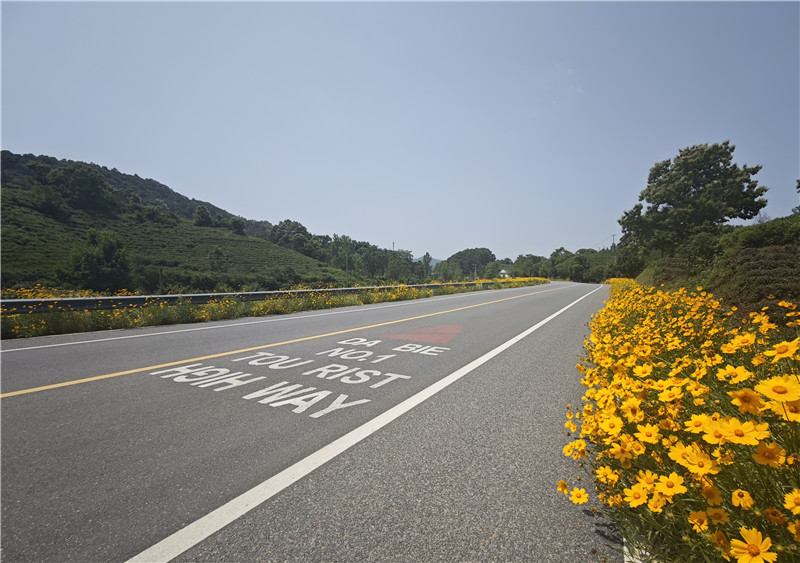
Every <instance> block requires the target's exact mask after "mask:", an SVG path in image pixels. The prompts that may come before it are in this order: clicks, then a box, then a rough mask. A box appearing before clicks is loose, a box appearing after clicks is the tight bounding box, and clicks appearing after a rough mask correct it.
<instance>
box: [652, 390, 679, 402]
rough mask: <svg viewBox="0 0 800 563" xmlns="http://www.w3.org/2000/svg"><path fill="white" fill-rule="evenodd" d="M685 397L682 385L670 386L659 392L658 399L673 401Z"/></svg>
mask: <svg viewBox="0 0 800 563" xmlns="http://www.w3.org/2000/svg"><path fill="white" fill-rule="evenodd" d="M681 397H683V389H681V388H680V387H670V388H668V389H665V390H664V391H662V392H661V393H659V394H658V400H659V401H661V402H662V403H671V402H672V401H677V400H678V399H680V398H681Z"/></svg>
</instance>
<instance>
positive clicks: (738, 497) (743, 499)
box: [731, 489, 755, 510]
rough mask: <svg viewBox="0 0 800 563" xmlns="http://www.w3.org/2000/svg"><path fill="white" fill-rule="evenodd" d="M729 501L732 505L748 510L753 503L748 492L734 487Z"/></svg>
mask: <svg viewBox="0 0 800 563" xmlns="http://www.w3.org/2000/svg"><path fill="white" fill-rule="evenodd" d="M731 502H732V503H733V506H741V507H742V508H744V509H745V510H750V509H751V508H752V507H753V504H755V501H753V497H751V496H750V493H748V492H747V491H745V490H744V489H736V490H735V491H733V494H732V495H731Z"/></svg>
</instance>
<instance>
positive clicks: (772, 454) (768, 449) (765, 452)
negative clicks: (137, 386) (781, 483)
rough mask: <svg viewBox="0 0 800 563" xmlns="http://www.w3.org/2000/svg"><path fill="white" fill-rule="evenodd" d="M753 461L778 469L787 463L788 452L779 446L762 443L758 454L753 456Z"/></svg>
mask: <svg viewBox="0 0 800 563" xmlns="http://www.w3.org/2000/svg"><path fill="white" fill-rule="evenodd" d="M753 459H754V460H756V462H758V463H760V464H761V465H769V466H770V467H774V468H776V469H777V468H778V467H780V466H781V464H782V463H783V462H784V461H786V450H784V449H783V448H781V447H780V446H779V445H778V444H774V443H770V444H768V443H766V442H760V443H759V444H758V447H757V448H756V453H754V454H753Z"/></svg>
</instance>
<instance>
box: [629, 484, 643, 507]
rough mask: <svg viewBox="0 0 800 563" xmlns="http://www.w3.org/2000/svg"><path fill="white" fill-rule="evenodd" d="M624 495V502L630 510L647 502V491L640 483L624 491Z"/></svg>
mask: <svg viewBox="0 0 800 563" xmlns="http://www.w3.org/2000/svg"><path fill="white" fill-rule="evenodd" d="M624 493H625V502H627V503H628V504H629V505H630V506H631V508H636V507H637V506H640V505H642V504H644V503H646V502H647V497H648V493H647V489H646V488H645V487H644V486H643V485H642V484H640V483H636V484H635V485H633V486H631V488H630V489H625V490H624Z"/></svg>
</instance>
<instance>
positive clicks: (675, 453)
mask: <svg viewBox="0 0 800 563" xmlns="http://www.w3.org/2000/svg"><path fill="white" fill-rule="evenodd" d="M667 455H668V456H669V458H670V459H671V460H672V461H674V462H675V463H679V464H681V465H683V466H684V467H686V459H687V458H688V457H689V450H688V448H687V447H686V446H685V445H684V444H683V442H678V443H676V444H674V445H673V446H672V447H670V449H669V453H668V454H667Z"/></svg>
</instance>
